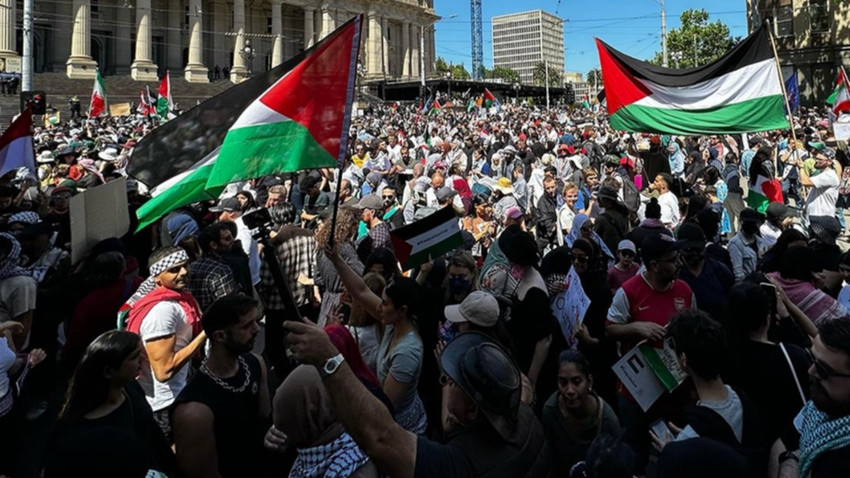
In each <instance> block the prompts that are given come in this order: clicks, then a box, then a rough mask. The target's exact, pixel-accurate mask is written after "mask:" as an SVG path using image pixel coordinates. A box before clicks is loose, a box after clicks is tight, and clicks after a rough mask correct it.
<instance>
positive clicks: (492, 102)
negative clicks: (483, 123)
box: [484, 88, 500, 108]
mask: <svg viewBox="0 0 850 478" xmlns="http://www.w3.org/2000/svg"><path fill="white" fill-rule="evenodd" d="M499 105H500V104H499V100H498V99H497V98H496V95H494V94H493V93H490V90H488V89H487V88H484V107H485V108H489V107H491V106H495V107H497V108H498V107H499Z"/></svg>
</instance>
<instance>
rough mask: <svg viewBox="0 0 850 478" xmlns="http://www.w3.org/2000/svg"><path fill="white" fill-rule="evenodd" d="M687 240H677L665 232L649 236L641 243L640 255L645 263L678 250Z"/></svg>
mask: <svg viewBox="0 0 850 478" xmlns="http://www.w3.org/2000/svg"><path fill="white" fill-rule="evenodd" d="M684 246H685V241H677V240H675V239H673V238H672V237H670V236H668V235H665V234H658V235H655V236H649V237H647V238H646V239H644V240H643V242H642V243H641V244H640V255H641V258H642V259H643V262H644V263H648V262H650V261H654V260H656V259H658V258H659V257H661V256H663V255H664V254H667V253H668V252H673V251H678V250H680V249H682V248H683V247H684Z"/></svg>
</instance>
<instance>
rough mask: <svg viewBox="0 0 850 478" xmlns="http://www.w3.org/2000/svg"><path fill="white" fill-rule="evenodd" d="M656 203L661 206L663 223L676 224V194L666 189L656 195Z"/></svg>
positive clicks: (677, 203) (677, 205)
mask: <svg viewBox="0 0 850 478" xmlns="http://www.w3.org/2000/svg"><path fill="white" fill-rule="evenodd" d="M658 205H659V206H661V222H663V223H664V225H665V226H666V225H672V226H676V225H678V224H679V200H678V199H676V195H675V194H673V193H671V192H670V191H667V192H666V193H664V194H661V195H659V196H658Z"/></svg>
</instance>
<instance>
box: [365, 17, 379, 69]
mask: <svg viewBox="0 0 850 478" xmlns="http://www.w3.org/2000/svg"><path fill="white" fill-rule="evenodd" d="M368 18H369V39H368V43H367V44H366V63H367V65H366V74H367V75H369V76H372V77H374V76H378V75H380V74H381V71H382V63H381V50H382V49H383V46H382V45H383V43H382V42H383V39H382V36H381V23H380V18H378V16H377V15H376V14H375V12H369V16H368Z"/></svg>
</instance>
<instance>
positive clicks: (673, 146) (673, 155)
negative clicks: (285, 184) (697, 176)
mask: <svg viewBox="0 0 850 478" xmlns="http://www.w3.org/2000/svg"><path fill="white" fill-rule="evenodd" d="M667 161H668V162H669V163H670V174H671V175H672V176H673V178H675V179H680V178H684V175H685V153H683V152H682V147H681V146H679V143H678V142H677V141H675V140H674V141H670V144H668V145H667Z"/></svg>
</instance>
